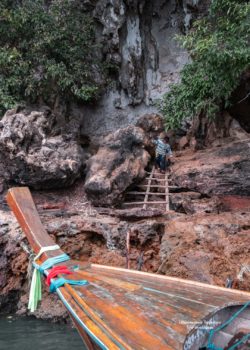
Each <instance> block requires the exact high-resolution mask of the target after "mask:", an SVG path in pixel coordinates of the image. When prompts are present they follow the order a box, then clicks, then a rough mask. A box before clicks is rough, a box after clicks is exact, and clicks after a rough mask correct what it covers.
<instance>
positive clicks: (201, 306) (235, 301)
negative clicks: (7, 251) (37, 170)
mask: <svg viewBox="0 0 250 350" xmlns="http://www.w3.org/2000/svg"><path fill="white" fill-rule="evenodd" d="M7 200H8V203H9V206H10V207H11V209H12V210H13V212H14V214H15V215H16V217H17V219H18V221H19V223H20V225H21V227H22V228H23V230H24V232H25V233H26V236H27V238H28V240H29V242H30V244H31V246H32V248H33V249H34V251H35V253H38V252H39V251H40V249H41V248H42V247H44V246H50V245H53V244H55V242H54V241H53V240H52V238H51V237H50V236H49V235H48V234H47V232H46V231H45V229H44V227H43V225H42V223H41V221H40V218H39V216H38V214H37V211H36V208H35V205H34V203H33V200H32V197H31V195H30V192H29V190H28V189H27V188H14V189H11V190H9V192H8V195H7ZM61 253H62V251H61V250H59V249H58V250H56V251H50V252H46V253H44V254H43V255H42V258H41V261H40V262H42V261H44V260H46V259H48V258H50V257H53V256H57V255H59V254H61ZM63 264H66V265H67V266H68V268H69V269H71V270H72V272H73V273H72V274H71V275H69V277H67V278H69V279H73V280H82V279H84V280H88V282H89V284H88V285H86V286H71V285H69V284H65V285H64V286H63V287H60V288H58V289H57V294H58V296H59V298H60V299H61V300H62V302H63V303H64V305H65V307H66V308H67V310H68V312H69V313H70V315H71V317H72V319H73V322H74V324H75V325H76V328H77V329H78V331H79V333H80V335H81V337H82V339H83V341H84V343H85V346H86V347H87V348H88V349H110V350H113V349H114V350H115V349H136V350H140V349H150V350H153V349H156V350H158V349H162V350H170V349H176V350H179V349H183V348H185V349H191V345H187V344H189V343H188V341H189V339H191V338H190V337H191V336H192V334H193V335H194V338H195V332H196V328H197V324H198V323H200V322H203V323H204V322H206V320H209V319H211V317H213V315H215V314H216V313H217V312H218V311H219V310H221V309H223V308H225V307H228V306H230V305H242V304H244V303H245V302H247V301H249V300H250V293H247V292H243V291H237V290H232V289H225V288H221V287H217V286H211V285H207V284H203V283H198V282H194V281H188V280H182V279H178V278H174V277H168V276H162V275H157V274H149V273H144V272H138V271H134V270H126V269H121V268H114V267H109V266H101V265H96V264H89V265H88V264H87V265H86V264H84V263H82V262H79V261H73V260H69V261H67V262H66V263H63ZM47 273H48V271H45V274H47ZM196 338H197V337H196ZM196 338H195V339H196ZM193 342H194V340H193ZM185 344H186V345H185ZM197 349H198V348H197Z"/></svg>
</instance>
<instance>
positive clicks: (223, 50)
mask: <svg viewBox="0 0 250 350" xmlns="http://www.w3.org/2000/svg"><path fill="white" fill-rule="evenodd" d="M179 40H180V41H181V43H182V45H183V47H184V48H186V49H187V50H188V51H189V53H190V56H191V58H192V62H191V63H189V64H187V65H186V66H185V67H184V68H183V70H182V72H181V81H180V83H179V84H175V85H173V86H172V87H171V89H170V91H169V92H168V93H166V94H165V95H164V97H163V100H162V101H161V111H162V113H163V114H164V116H165V117H166V125H167V127H168V128H176V127H178V126H179V125H180V123H181V121H182V120H183V119H185V118H190V117H191V118H194V117H195V116H198V115H200V114H203V115H204V116H207V117H208V118H209V117H210V118H211V117H214V116H216V114H219V112H220V111H221V110H222V109H224V108H227V107H229V105H230V96H231V94H232V92H233V91H234V89H235V88H236V87H237V85H238V84H239V80H240V77H241V75H242V73H243V72H244V71H245V70H246V69H247V68H248V67H249V66H250V45H249V44H250V3H249V2H248V1H243V0H213V1H212V4H211V7H210V12H209V15H208V16H207V17H206V18H203V19H201V20H197V21H196V22H195V23H194V26H193V29H192V30H191V31H190V32H189V34H187V35H186V36H182V37H179Z"/></svg>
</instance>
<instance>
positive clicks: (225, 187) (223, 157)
mask: <svg viewBox="0 0 250 350" xmlns="http://www.w3.org/2000/svg"><path fill="white" fill-rule="evenodd" d="M249 152H250V139H245V140H243V141H234V142H231V143H228V144H226V145H224V146H221V147H220V148H216V147H215V148H211V149H209V150H206V151H199V152H196V153H192V154H191V155H190V154H187V155H186V156H183V157H182V158H181V160H180V161H177V162H176V164H175V165H174V167H173V180H174V182H175V184H176V185H177V186H179V187H182V188H186V189H189V190H191V191H196V192H200V193H202V194H204V195H209V196H211V195H242V196H249V195H250V158H249Z"/></svg>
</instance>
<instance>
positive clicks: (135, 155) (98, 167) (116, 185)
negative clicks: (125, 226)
mask: <svg viewBox="0 0 250 350" xmlns="http://www.w3.org/2000/svg"><path fill="white" fill-rule="evenodd" d="M146 139H147V138H146V136H145V133H144V132H143V130H142V129H140V128H137V127H134V126H129V127H127V128H124V129H119V130H117V131H116V132H115V133H113V134H110V135H108V136H107V137H106V138H104V140H103V144H102V146H101V147H100V149H99V150H98V152H97V154H96V155H94V156H93V157H91V158H90V159H89V161H88V165H87V178H86V182H85V186H84V187H85V191H86V193H87V196H88V198H89V199H90V200H91V201H92V203H93V204H94V205H97V206H105V205H114V204H117V203H119V201H120V200H121V199H122V195H123V192H124V191H125V190H126V189H127V187H128V186H129V185H131V184H132V183H133V182H135V181H138V180H140V179H142V178H143V177H144V175H145V172H144V169H145V167H146V165H147V164H148V161H149V154H148V153H147V151H145V149H144V143H146Z"/></svg>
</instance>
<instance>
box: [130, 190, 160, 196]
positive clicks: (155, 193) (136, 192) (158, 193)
mask: <svg viewBox="0 0 250 350" xmlns="http://www.w3.org/2000/svg"><path fill="white" fill-rule="evenodd" d="M126 194H134V195H136V194H140V195H142V196H145V194H150V195H155V196H165V195H166V194H165V192H162V193H160V192H139V191H130V192H126Z"/></svg>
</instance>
